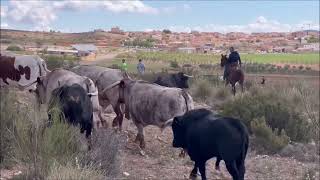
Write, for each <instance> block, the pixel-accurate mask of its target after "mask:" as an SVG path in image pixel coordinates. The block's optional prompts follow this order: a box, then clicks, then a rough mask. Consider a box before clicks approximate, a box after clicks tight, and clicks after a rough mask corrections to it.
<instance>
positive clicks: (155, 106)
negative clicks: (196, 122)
mask: <svg viewBox="0 0 320 180" xmlns="http://www.w3.org/2000/svg"><path fill="white" fill-rule="evenodd" d="M119 86H120V92H121V91H123V92H122V93H120V95H123V98H124V102H125V105H126V109H127V110H128V111H129V113H130V116H131V119H132V120H133V122H134V124H135V125H136V126H137V129H138V133H137V136H136V140H135V141H136V142H139V143H140V147H141V148H145V141H144V131H143V128H144V127H145V126H148V125H154V126H158V127H160V128H161V129H162V130H163V129H164V128H165V127H166V126H168V125H169V124H170V123H171V122H172V119H173V118H174V117H175V116H180V115H183V114H184V113H186V112H187V111H189V110H191V109H193V108H194V105H193V100H192V98H191V96H190V95H189V94H188V93H187V92H186V91H184V90H182V89H179V88H169V87H163V86H160V85H157V84H151V83H148V82H145V81H135V80H132V79H130V78H129V77H126V78H125V79H123V80H122V81H121V82H120V85H119ZM120 98H122V97H120Z"/></svg>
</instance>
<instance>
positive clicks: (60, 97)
mask: <svg viewBox="0 0 320 180" xmlns="http://www.w3.org/2000/svg"><path fill="white" fill-rule="evenodd" d="M56 105H58V106H59V107H60V108H61V111H62V112H63V114H64V116H65V118H66V120H67V122H68V123H70V124H73V125H78V124H80V132H81V133H84V132H86V138H89V137H90V135H91V132H92V128H93V107H92V103H91V101H90V97H89V96H88V95H87V92H86V91H85V90H84V89H83V88H82V87H81V86H80V85H78V84H73V85H72V86H66V85H64V86H62V87H59V88H56V89H55V90H54V91H53V92H52V96H51V99H50V102H49V108H48V116H49V121H50V122H52V119H51V117H52V114H51V112H52V111H51V110H52V108H54V107H55V106H56Z"/></svg>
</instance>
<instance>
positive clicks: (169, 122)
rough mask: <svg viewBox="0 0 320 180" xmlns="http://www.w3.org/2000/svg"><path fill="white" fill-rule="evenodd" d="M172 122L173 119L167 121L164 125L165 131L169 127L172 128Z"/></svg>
mask: <svg viewBox="0 0 320 180" xmlns="http://www.w3.org/2000/svg"><path fill="white" fill-rule="evenodd" d="M172 122H173V118H171V119H169V120H167V121H166V122H165V123H164V125H163V129H164V128H166V127H168V126H171V125H172Z"/></svg>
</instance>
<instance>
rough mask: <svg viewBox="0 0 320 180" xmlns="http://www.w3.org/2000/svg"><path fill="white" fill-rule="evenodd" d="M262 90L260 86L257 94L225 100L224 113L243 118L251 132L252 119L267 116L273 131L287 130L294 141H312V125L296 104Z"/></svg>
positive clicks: (266, 118)
mask: <svg viewBox="0 0 320 180" xmlns="http://www.w3.org/2000/svg"><path fill="white" fill-rule="evenodd" d="M261 91H262V89H261V88H260V89H258V91H257V92H256V94H250V93H246V94H244V95H243V96H238V97H236V98H234V99H233V100H229V101H227V102H225V103H224V104H223V105H222V109H223V110H222V113H223V114H224V115H227V116H233V117H237V118H240V119H242V120H243V121H244V123H245V124H246V125H247V126H248V128H249V130H250V131H251V132H252V128H251V121H253V120H254V119H257V118H260V117H265V120H266V123H267V125H268V126H270V127H271V128H272V130H273V131H276V129H277V130H278V132H277V133H280V132H281V131H282V130H285V132H286V133H287V135H288V136H289V137H290V139H291V140H292V141H299V142H308V141H310V138H311V137H310V135H311V134H310V129H311V126H310V124H309V123H308V122H307V121H306V120H304V119H303V117H302V115H301V114H299V113H298V112H297V111H296V109H295V105H292V104H291V103H290V102H288V100H287V99H285V98H284V97H282V96H281V95H279V94H277V93H273V92H269V93H268V92H261Z"/></svg>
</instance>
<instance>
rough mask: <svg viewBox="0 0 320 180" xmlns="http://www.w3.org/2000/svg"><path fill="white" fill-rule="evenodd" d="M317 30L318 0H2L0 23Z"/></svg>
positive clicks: (88, 27) (132, 28) (43, 26)
mask: <svg viewBox="0 0 320 180" xmlns="http://www.w3.org/2000/svg"><path fill="white" fill-rule="evenodd" d="M112 26H120V27H121V28H122V29H124V30H127V31H148V30H159V29H160V30H161V29H164V28H168V29H171V30H173V31H179V32H180V31H186V32H189V31H191V30H198V31H210V32H215V31H217V32H223V33H225V32H231V31H238V32H248V33H250V32H270V31H282V32H288V31H295V30H301V29H308V28H309V26H310V28H311V29H316V30H319V1H139V0H129V1H115V0H113V1H85V0H81V1H75V0H71V1H70V0H69V1H65V0H57V1H31V0H28V1H3V0H1V27H2V28H11V29H26V30H49V29H54V30H60V31H65V32H82V31H90V30H93V29H97V28H101V29H105V30H108V29H110V27H112Z"/></svg>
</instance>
